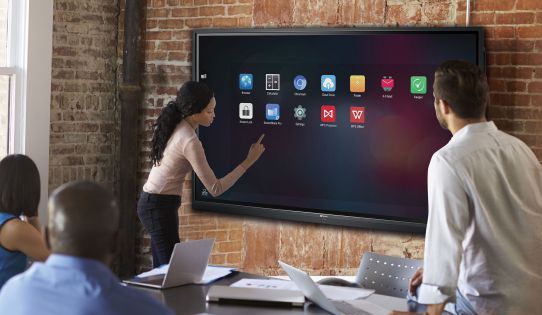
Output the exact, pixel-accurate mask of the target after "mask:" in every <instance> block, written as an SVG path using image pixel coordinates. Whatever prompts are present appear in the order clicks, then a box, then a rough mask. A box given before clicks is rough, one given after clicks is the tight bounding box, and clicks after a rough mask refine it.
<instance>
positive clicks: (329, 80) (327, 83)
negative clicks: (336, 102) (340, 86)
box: [320, 74, 336, 92]
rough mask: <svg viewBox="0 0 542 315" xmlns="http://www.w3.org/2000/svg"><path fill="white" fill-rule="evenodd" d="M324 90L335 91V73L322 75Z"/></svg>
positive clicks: (321, 82) (321, 84)
mask: <svg viewBox="0 0 542 315" xmlns="http://www.w3.org/2000/svg"><path fill="white" fill-rule="evenodd" d="M320 86H321V89H322V92H335V87H336V78H335V76H334V75H333V74H324V75H322V76H321V77H320Z"/></svg>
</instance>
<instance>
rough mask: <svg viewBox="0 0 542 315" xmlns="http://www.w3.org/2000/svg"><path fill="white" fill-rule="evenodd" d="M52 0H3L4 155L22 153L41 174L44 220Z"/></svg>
mask: <svg viewBox="0 0 542 315" xmlns="http://www.w3.org/2000/svg"><path fill="white" fill-rule="evenodd" d="M52 38H53V0H0V158H3V157H4V156H5V155H7V154H12V153H23V154H26V155H28V156H29V157H30V158H32V159H33V160H34V162H36V165H37V166H38V170H39V172H40V178H41V200H40V216H41V219H42V222H43V219H45V208H46V207H45V206H46V203H47V195H48V192H49V191H48V190H49V188H48V181H49V128H50V118H49V117H50V116H49V115H50V106H51V63H52V42H53V39H52Z"/></svg>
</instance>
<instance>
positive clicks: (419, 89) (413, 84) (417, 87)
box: [410, 76, 427, 94]
mask: <svg viewBox="0 0 542 315" xmlns="http://www.w3.org/2000/svg"><path fill="white" fill-rule="evenodd" d="M410 93H411V94H427V77H425V76H411V77H410Z"/></svg>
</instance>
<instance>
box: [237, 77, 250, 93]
mask: <svg viewBox="0 0 542 315" xmlns="http://www.w3.org/2000/svg"><path fill="white" fill-rule="evenodd" d="M252 86H253V81H252V73H241V74H239V88H240V89H241V91H252Z"/></svg>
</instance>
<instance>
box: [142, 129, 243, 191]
mask: <svg viewBox="0 0 542 315" xmlns="http://www.w3.org/2000/svg"><path fill="white" fill-rule="evenodd" d="M192 170H194V172H196V175H197V176H198V178H199V179H200V180H201V182H202V183H203V185H204V186H205V188H207V190H208V191H209V193H210V194H211V196H213V197H216V196H218V195H221V194H222V193H223V192H225V191H226V190H228V189H229V188H230V187H231V186H233V184H235V182H237V180H238V179H239V178H240V177H241V176H242V175H243V174H244V173H245V171H246V170H245V168H244V167H243V166H242V165H241V164H239V166H237V167H236V168H235V169H233V171H231V172H230V173H228V174H227V175H226V176H224V177H222V178H220V179H218V178H216V176H215V173H214V172H213V170H212V169H211V167H210V166H209V163H208V162H207V157H206V156H205V151H204V150H203V145H202V144H201V141H200V140H199V139H198V135H197V134H196V131H195V130H194V128H192V126H190V124H189V123H188V122H187V121H186V120H184V119H183V120H182V121H181V122H180V123H179V124H178V125H177V126H176V127H175V130H174V131H173V133H172V134H171V137H170V138H169V140H168V143H167V145H166V148H165V150H164V156H163V157H162V160H161V161H160V164H159V165H155V166H153V167H152V169H151V172H150V174H149V177H148V179H147V182H146V183H145V185H144V186H143V191H145V192H148V193H153V194H162V195H178V196H181V195H182V190H183V182H184V179H185V177H186V175H187V174H188V173H189V172H190V171H192Z"/></svg>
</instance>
